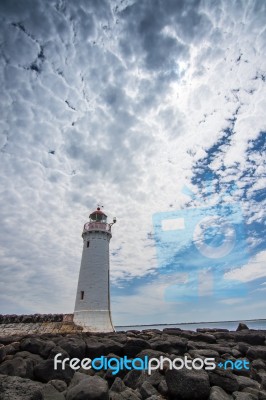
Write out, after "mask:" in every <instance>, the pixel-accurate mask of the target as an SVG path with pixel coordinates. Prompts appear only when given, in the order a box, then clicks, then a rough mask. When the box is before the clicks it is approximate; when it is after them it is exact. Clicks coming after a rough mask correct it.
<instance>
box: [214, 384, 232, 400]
mask: <svg viewBox="0 0 266 400" xmlns="http://www.w3.org/2000/svg"><path fill="white" fill-rule="evenodd" d="M232 399H233V397H232V396H230V395H229V394H227V393H226V392H225V391H224V390H223V389H222V388H220V387H219V386H213V387H212V388H211V391H210V397H209V399H208V400H232Z"/></svg>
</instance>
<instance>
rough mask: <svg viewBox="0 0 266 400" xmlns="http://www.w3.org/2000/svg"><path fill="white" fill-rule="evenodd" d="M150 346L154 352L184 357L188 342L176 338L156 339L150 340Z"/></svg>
mask: <svg viewBox="0 0 266 400" xmlns="http://www.w3.org/2000/svg"><path fill="white" fill-rule="evenodd" d="M165 336H167V335H165ZM150 345H151V348H152V349H153V350H157V351H161V352H163V353H168V354H177V355H184V353H185V352H186V351H187V340H186V339H183V338H175V337H174V336H172V337H171V336H169V337H167V338H161V339H158V338H154V339H152V340H150Z"/></svg>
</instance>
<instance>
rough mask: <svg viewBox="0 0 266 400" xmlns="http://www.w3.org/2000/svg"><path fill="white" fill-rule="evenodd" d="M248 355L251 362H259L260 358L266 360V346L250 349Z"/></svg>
mask: <svg viewBox="0 0 266 400" xmlns="http://www.w3.org/2000/svg"><path fill="white" fill-rule="evenodd" d="M246 355H247V358H249V359H250V360H257V359H259V358H261V359H262V360H266V346H252V347H250V348H249V349H248V351H247V354H246Z"/></svg>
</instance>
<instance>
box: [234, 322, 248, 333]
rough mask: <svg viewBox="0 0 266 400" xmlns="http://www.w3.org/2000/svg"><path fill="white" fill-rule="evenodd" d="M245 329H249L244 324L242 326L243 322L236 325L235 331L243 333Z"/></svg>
mask: <svg viewBox="0 0 266 400" xmlns="http://www.w3.org/2000/svg"><path fill="white" fill-rule="evenodd" d="M246 329H249V327H248V326H247V325H246V324H244V323H243V322H240V323H239V324H238V327H237V328H236V331H237V332H239V331H243V330H246Z"/></svg>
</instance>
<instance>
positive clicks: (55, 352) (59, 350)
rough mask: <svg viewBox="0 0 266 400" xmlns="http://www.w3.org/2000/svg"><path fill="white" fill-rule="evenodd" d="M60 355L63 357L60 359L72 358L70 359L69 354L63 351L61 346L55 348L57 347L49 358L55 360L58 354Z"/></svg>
mask: <svg viewBox="0 0 266 400" xmlns="http://www.w3.org/2000/svg"><path fill="white" fill-rule="evenodd" d="M59 353H61V354H62V355H61V357H60V359H63V358H70V357H69V354H68V353H67V352H66V351H65V350H64V349H62V347H60V346H55V347H54V348H53V349H52V350H51V351H50V354H49V357H48V358H54V357H55V356H56V354H59Z"/></svg>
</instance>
